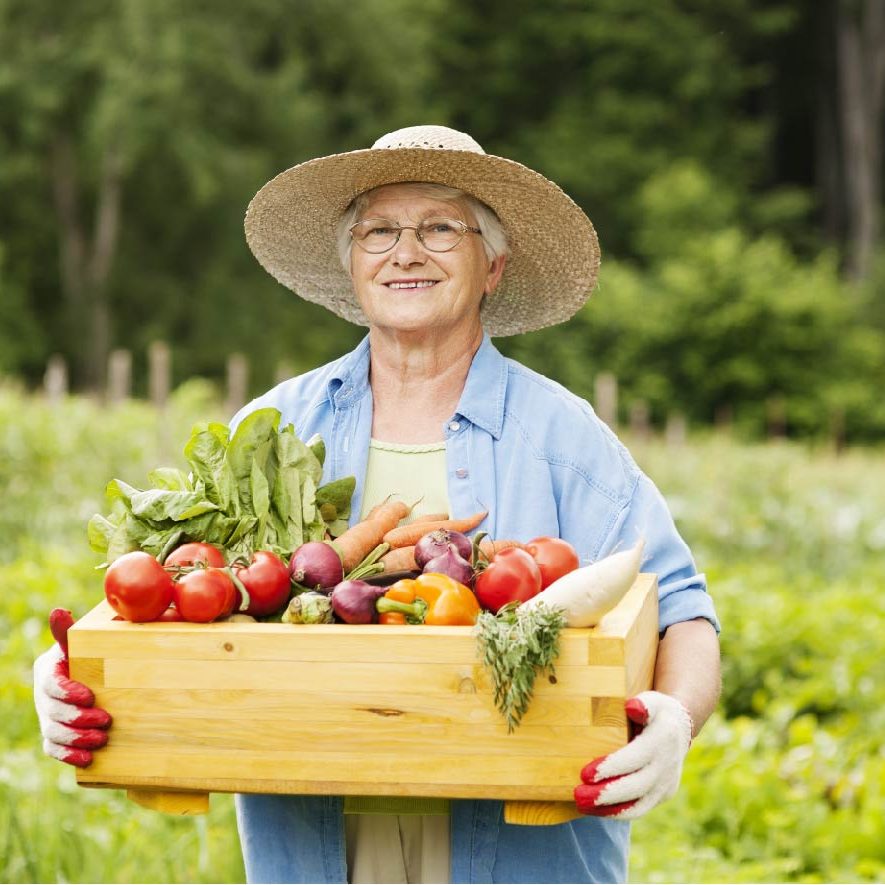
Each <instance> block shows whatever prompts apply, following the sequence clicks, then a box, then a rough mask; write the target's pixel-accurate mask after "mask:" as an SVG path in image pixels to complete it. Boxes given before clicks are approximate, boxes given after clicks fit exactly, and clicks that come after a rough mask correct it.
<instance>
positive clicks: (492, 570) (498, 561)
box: [474, 547, 541, 612]
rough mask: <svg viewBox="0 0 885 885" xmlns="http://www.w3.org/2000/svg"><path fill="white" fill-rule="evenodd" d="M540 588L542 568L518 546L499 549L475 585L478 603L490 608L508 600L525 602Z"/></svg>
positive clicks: (492, 608) (505, 603)
mask: <svg viewBox="0 0 885 885" xmlns="http://www.w3.org/2000/svg"><path fill="white" fill-rule="evenodd" d="M540 589H541V569H540V568H539V567H538V564H537V563H536V562H535V560H534V559H532V557H531V556H530V555H529V554H528V553H526V552H525V550H520V549H519V548H518V547H509V548H508V549H506V550H502V551H501V552H500V553H497V554H496V555H495V558H494V559H493V560H492V561H491V562H490V563H489V566H488V568H486V569H484V570H483V571H481V572H480V573H479V574H478V575H477V576H476V583H475V585H474V592H475V593H476V598H477V599H478V600H479V604H480V605H481V606H482V607H483V608H485V609H488V610H489V611H491V612H497V611H498V609H500V608H501V606H504V605H507V603H508V602H525V601H526V600H527V599H531V598H532V597H533V596H534V595H535V594H536V593H538V592H539V591H540Z"/></svg>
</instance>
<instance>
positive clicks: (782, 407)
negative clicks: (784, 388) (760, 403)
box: [765, 396, 787, 439]
mask: <svg viewBox="0 0 885 885" xmlns="http://www.w3.org/2000/svg"><path fill="white" fill-rule="evenodd" d="M765 423H766V428H767V430H768V436H769V437H770V438H771V439H783V438H784V437H785V436H786V435H787V404H786V402H785V401H784V398H783V397H782V396H773V397H770V398H769V399H767V400H766V401H765Z"/></svg>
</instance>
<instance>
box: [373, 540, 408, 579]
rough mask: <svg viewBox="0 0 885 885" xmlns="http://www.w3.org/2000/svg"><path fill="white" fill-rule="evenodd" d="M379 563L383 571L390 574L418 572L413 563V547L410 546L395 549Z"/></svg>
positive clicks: (386, 554)
mask: <svg viewBox="0 0 885 885" xmlns="http://www.w3.org/2000/svg"><path fill="white" fill-rule="evenodd" d="M379 562H380V563H381V564H382V565H383V566H384V571H385V572H387V573H388V574H390V573H391V572H409V571H416V570H418V563H417V562H415V545H414V544H410V545H409V546H408V547H395V548H393V549H392V550H390V551H388V552H387V553H385V554H384V556H382V557H381V559H380V560H379Z"/></svg>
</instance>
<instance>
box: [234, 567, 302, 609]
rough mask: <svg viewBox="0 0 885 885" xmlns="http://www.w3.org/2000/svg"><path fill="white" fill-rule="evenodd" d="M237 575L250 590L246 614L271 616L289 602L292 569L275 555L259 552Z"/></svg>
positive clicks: (236, 572)
mask: <svg viewBox="0 0 885 885" xmlns="http://www.w3.org/2000/svg"><path fill="white" fill-rule="evenodd" d="M234 573H235V574H236V576H237V577H238V578H239V579H240V580H241V581H242V582H243V586H244V587H245V588H246V590H248V591H249V607H248V608H247V609H246V614H247V615H252V617H253V618H262V617H264V616H265V615H272V614H273V613H274V612H276V611H279V610H280V609H281V608H282V607H283V606H284V605H285V604H286V603H287V602H288V601H289V591H290V589H291V585H290V583H289V566H288V565H286V563H285V562H283V560H282V559H280V557H279V556H277V555H276V554H275V553H271V552H270V551H268V550H258V551H257V552H255V553H253V554H252V562H250V563H249V565H248V566H247V567H242V566H241V567H240V568H235V569H234Z"/></svg>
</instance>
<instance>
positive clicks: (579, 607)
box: [517, 540, 645, 627]
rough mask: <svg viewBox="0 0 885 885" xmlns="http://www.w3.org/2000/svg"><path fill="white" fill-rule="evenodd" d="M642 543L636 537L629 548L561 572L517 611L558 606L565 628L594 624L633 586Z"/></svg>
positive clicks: (640, 558)
mask: <svg viewBox="0 0 885 885" xmlns="http://www.w3.org/2000/svg"><path fill="white" fill-rule="evenodd" d="M644 546H645V542H644V541H642V540H639V541H638V542H637V543H636V544H635V545H634V546H633V547H631V548H630V549H629V550H623V551H621V552H620V553H612V554H611V555H610V556H606V557H604V558H603V559H600V560H598V561H597V562H594V563H593V564H592V565H588V566H584V568H578V569H575V570H574V571H572V572H569V573H568V574H566V575H563V576H562V577H561V578H559V579H558V580H556V581H554V582H553V583H552V584H551V585H550V586H549V587H548V588H547V589H546V590H543V591H541V592H540V593H538V594H537V595H536V596H533V597H532V598H531V599H529V600H528V601H526V602H524V603H523V604H522V605H521V606H520V607H519V609H517V611H518V612H519V611H522V610H524V609H532V608H534V607H536V606H538V605H541V604H544V605H547V606H549V607H550V608H558V609H560V610H561V611H562V612H563V614H564V615H565V619H566V626H568V627H594V626H595V625H596V624H598V623H599V621H600V619H601V618H602V616H603V615H604V614H605V613H606V612H609V611H611V610H612V609H613V608H614V607H615V606H616V605H617V604H618V603H619V602H620V601H621V600H622V599H623V598H624V595H625V594H626V592H627V591H628V590H629V589H630V588H631V587H632V586H633V582H634V581H635V580H636V578H637V576H638V575H639V566H640V563H641V561H642V549H643V547H644Z"/></svg>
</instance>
